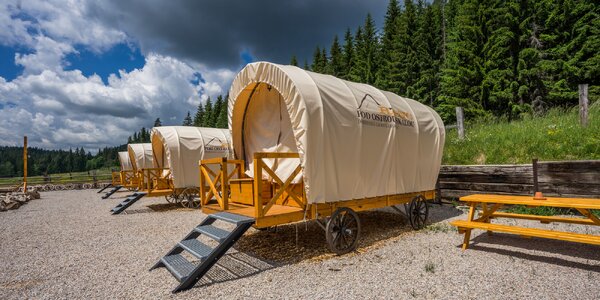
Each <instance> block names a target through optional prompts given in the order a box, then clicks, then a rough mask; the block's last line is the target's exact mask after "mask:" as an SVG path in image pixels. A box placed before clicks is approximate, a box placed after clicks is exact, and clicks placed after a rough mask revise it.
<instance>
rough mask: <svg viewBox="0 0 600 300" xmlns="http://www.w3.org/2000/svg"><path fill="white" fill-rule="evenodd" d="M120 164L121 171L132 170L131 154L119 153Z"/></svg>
mask: <svg viewBox="0 0 600 300" xmlns="http://www.w3.org/2000/svg"><path fill="white" fill-rule="evenodd" d="M119 163H120V164H121V171H129V170H132V169H133V167H132V166H131V160H129V153H128V152H127V151H122V152H119Z"/></svg>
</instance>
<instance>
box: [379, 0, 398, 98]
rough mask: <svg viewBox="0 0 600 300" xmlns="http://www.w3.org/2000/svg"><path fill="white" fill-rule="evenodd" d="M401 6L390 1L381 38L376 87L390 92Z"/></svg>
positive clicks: (396, 0)
mask: <svg viewBox="0 0 600 300" xmlns="http://www.w3.org/2000/svg"><path fill="white" fill-rule="evenodd" d="M400 13H401V12H400V6H399V4H398V0H390V1H389V3H388V7H387V12H386V13H385V19H384V24H383V34H382V37H381V64H380V66H379V70H378V71H377V78H376V81H375V85H376V86H377V87H379V88H381V89H384V90H388V89H389V88H390V83H389V77H390V72H391V67H392V64H393V59H394V58H395V57H393V55H394V51H396V50H397V49H395V48H394V39H395V38H396V37H397V35H398V34H399V33H398V18H399V17H400Z"/></svg>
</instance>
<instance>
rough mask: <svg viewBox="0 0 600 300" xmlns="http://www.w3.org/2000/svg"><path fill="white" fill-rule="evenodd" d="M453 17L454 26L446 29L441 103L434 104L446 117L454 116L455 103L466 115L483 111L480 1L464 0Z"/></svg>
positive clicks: (451, 117) (482, 39) (482, 41)
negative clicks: (447, 35)
mask: <svg viewBox="0 0 600 300" xmlns="http://www.w3.org/2000/svg"><path fill="white" fill-rule="evenodd" d="M456 18H457V20H455V22H456V26H455V27H454V28H452V29H451V32H450V33H449V38H448V45H447V52H446V63H445V67H444V69H443V70H442V78H441V96H440V101H441V103H440V104H439V106H438V107H437V111H438V112H439V113H440V116H441V117H442V118H443V119H444V120H446V121H449V120H453V119H454V118H455V107H456V106H461V107H463V109H464V110H465V114H466V117H467V118H472V117H476V116H480V115H483V114H485V111H484V110H483V106H482V103H481V98H482V95H481V82H482V80H483V74H482V73H483V70H482V67H483V59H482V56H483V55H482V53H481V52H482V49H483V45H484V35H483V32H482V23H481V20H482V19H483V16H482V12H481V7H480V4H479V1H477V0H465V1H464V2H463V3H462V4H461V5H460V6H459V8H458V13H457V16H456Z"/></svg>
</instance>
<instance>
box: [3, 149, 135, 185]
mask: <svg viewBox="0 0 600 300" xmlns="http://www.w3.org/2000/svg"><path fill="white" fill-rule="evenodd" d="M125 149H126V145H121V146H117V147H106V148H104V149H99V150H98V153H97V154H96V155H92V154H91V153H90V152H87V153H86V152H85V150H84V149H83V147H82V148H76V149H75V150H72V149H69V150H68V151H67V150H45V149H40V148H35V147H32V148H27V154H28V159H27V174H28V176H38V175H48V174H55V173H70V172H84V171H89V170H94V169H99V168H103V167H111V166H117V165H119V162H118V158H117V153H118V152H119V151H124V150H125ZM0 153H2V155H1V156H0V177H14V176H19V177H20V176H23V147H5V146H3V147H0Z"/></svg>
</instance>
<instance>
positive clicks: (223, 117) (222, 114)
mask: <svg viewBox="0 0 600 300" xmlns="http://www.w3.org/2000/svg"><path fill="white" fill-rule="evenodd" d="M227 99H229V95H227V96H226V97H225V99H224V100H223V105H222V106H221V110H220V111H219V116H218V117H217V123H216V124H215V127H217V128H227V125H228V124H227Z"/></svg>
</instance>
